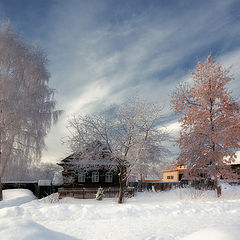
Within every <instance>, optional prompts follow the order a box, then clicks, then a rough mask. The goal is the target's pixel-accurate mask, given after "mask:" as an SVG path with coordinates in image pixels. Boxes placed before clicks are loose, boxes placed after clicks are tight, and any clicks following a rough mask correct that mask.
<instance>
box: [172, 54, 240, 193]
mask: <svg viewBox="0 0 240 240" xmlns="http://www.w3.org/2000/svg"><path fill="white" fill-rule="evenodd" d="M192 78H193V86H192V87H190V86H188V85H187V84H180V85H179V86H178V87H177V88H176V89H175V91H174V92H173V93H172V106H173V108H174V110H175V112H176V113H183V115H182V117H181V118H180V120H179V122H180V123H181V127H182V128H181V133H180V140H179V146H180V155H179V157H178V162H179V164H185V165H187V169H188V172H189V174H190V175H192V176H199V175H202V176H205V177H207V176H208V177H212V178H214V181H215V184H216V186H217V194H218V196H219V195H220V194H221V189H220V186H219V185H218V178H219V177H220V176H222V177H229V175H231V171H230V166H229V164H230V163H232V162H233V161H234V159H235V158H236V155H235V153H236V150H237V149H238V148H239V147H240V144H239V143H240V142H239V141H240V124H239V123H240V111H239V110H240V106H239V104H238V103H237V101H236V100H235V99H234V98H233V96H232V92H231V91H230V90H229V89H228V87H227V84H228V83H229V82H230V81H232V80H233V76H232V75H231V74H230V70H229V69H224V68H223V67H222V66H220V65H219V64H217V63H216V62H215V61H214V60H212V58H211V56H208V58H207V60H206V62H204V63H198V64H197V66H196V70H195V71H193V72H192Z"/></svg>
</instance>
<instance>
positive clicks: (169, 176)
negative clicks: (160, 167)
mask: <svg viewBox="0 0 240 240" xmlns="http://www.w3.org/2000/svg"><path fill="white" fill-rule="evenodd" d="M186 169H187V167H186V166H185V165H178V166H176V168H174V169H171V170H165V171H163V182H178V181H180V180H181V179H182V178H184V173H185V170H186Z"/></svg>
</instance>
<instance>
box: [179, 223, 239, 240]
mask: <svg viewBox="0 0 240 240" xmlns="http://www.w3.org/2000/svg"><path fill="white" fill-rule="evenodd" d="M239 226H240V225H239ZM239 226H238V227H228V228H226V227H224V226H223V227H222V228H221V229H219V228H205V229H201V230H199V231H197V232H194V233H192V234H190V235H188V236H186V237H184V238H182V239H181V240H203V239H206V240H208V239H211V240H237V239H239V234H240V229H239Z"/></svg>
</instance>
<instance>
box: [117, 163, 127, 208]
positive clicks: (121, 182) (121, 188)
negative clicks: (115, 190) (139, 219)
mask: <svg viewBox="0 0 240 240" xmlns="http://www.w3.org/2000/svg"><path fill="white" fill-rule="evenodd" d="M119 170H120V172H119V195H118V203H123V199H124V183H125V181H124V176H123V168H122V167H120V168H119Z"/></svg>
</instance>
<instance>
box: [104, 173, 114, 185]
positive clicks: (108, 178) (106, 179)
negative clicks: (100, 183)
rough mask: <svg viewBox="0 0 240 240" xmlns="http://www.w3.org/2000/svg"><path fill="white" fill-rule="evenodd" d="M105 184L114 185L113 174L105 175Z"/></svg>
mask: <svg viewBox="0 0 240 240" xmlns="http://www.w3.org/2000/svg"><path fill="white" fill-rule="evenodd" d="M105 182H106V183H112V182H113V173H112V172H110V171H109V172H106V174H105Z"/></svg>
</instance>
